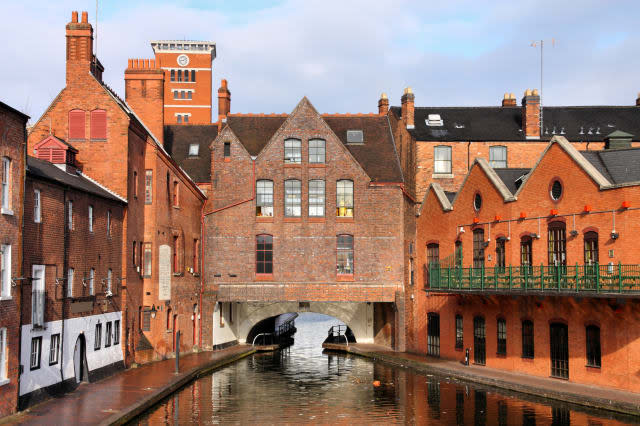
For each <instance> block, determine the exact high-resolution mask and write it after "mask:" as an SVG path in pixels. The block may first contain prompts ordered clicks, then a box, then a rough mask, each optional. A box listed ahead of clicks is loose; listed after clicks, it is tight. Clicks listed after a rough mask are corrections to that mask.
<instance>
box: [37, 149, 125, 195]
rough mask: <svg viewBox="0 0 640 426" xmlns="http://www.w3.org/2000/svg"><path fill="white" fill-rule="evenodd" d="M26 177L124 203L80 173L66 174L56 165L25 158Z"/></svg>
mask: <svg viewBox="0 0 640 426" xmlns="http://www.w3.org/2000/svg"><path fill="white" fill-rule="evenodd" d="M27 175H29V176H33V177H36V178H41V179H46V180H49V181H52V182H55V183H57V184H59V185H64V186H69V187H71V188H74V189H77V190H79V191H83V192H87V193H89V194H93V195H97V196H99V197H102V198H107V199H109V200H115V201H119V202H123V203H124V202H126V200H124V199H123V198H120V197H118V196H117V195H116V194H114V193H112V192H110V191H108V190H107V189H106V188H104V187H102V186H100V185H99V184H98V183H96V182H95V181H93V180H91V179H89V178H88V177H86V176H84V175H83V174H82V173H80V172H78V173H74V174H71V173H67V172H66V171H64V170H62V169H60V168H59V167H57V166H56V165H54V164H52V163H49V162H48V161H44V160H40V159H38V158H35V157H31V156H27Z"/></svg>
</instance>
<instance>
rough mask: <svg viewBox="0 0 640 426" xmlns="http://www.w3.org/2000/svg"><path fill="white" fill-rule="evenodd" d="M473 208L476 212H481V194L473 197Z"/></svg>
mask: <svg viewBox="0 0 640 426" xmlns="http://www.w3.org/2000/svg"><path fill="white" fill-rule="evenodd" d="M473 208H474V210H475V211H479V210H480V209H481V208H482V195H480V193H479V192H478V193H476V195H474V196H473Z"/></svg>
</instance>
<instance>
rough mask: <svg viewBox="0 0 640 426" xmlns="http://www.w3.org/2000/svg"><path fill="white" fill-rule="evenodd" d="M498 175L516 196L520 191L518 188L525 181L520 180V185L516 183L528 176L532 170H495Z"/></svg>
mask: <svg viewBox="0 0 640 426" xmlns="http://www.w3.org/2000/svg"><path fill="white" fill-rule="evenodd" d="M493 170H494V171H495V172H496V174H497V175H498V176H499V177H500V180H502V182H504V184H505V185H506V186H507V188H509V191H511V193H512V194H515V193H516V192H517V191H518V188H519V187H520V185H521V184H522V182H523V181H524V179H522V180H520V183H519V184H517V183H516V181H517V180H518V179H520V178H522V177H523V176H526V175H527V174H528V173H529V170H530V169H518V168H513V169H509V168H506V169H493Z"/></svg>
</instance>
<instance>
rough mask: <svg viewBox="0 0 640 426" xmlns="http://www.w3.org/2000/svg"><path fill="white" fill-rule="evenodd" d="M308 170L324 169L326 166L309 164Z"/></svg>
mask: <svg viewBox="0 0 640 426" xmlns="http://www.w3.org/2000/svg"><path fill="white" fill-rule="evenodd" d="M309 168H310V169H326V168H327V165H326V164H323V163H309Z"/></svg>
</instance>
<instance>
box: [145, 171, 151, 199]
mask: <svg viewBox="0 0 640 426" xmlns="http://www.w3.org/2000/svg"><path fill="white" fill-rule="evenodd" d="M152 202H153V170H145V172H144V203H145V204H151V203H152Z"/></svg>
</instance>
